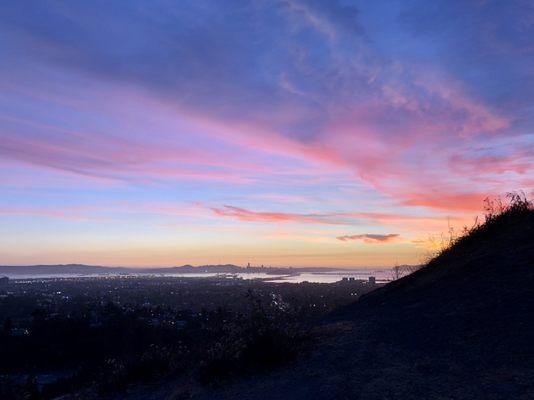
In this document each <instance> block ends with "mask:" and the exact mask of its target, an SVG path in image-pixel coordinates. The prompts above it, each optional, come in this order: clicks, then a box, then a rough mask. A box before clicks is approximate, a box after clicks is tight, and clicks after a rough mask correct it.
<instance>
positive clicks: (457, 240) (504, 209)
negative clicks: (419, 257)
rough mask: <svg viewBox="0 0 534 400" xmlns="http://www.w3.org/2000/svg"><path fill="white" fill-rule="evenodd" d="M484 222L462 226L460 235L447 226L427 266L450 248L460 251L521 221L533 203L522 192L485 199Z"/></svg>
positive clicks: (477, 221) (478, 220) (476, 221)
mask: <svg viewBox="0 0 534 400" xmlns="http://www.w3.org/2000/svg"><path fill="white" fill-rule="evenodd" d="M483 210H484V214H483V218H484V221H483V222H480V219H479V218H478V217H476V218H475V221H474V223H473V225H472V226H471V227H468V226H464V227H463V229H462V231H461V233H457V232H456V231H455V230H454V228H453V227H451V226H449V228H448V235H447V236H444V235H441V240H440V245H439V246H437V247H438V249H437V251H436V252H435V253H434V254H431V255H429V257H428V261H427V262H426V263H425V264H427V265H432V264H434V262H435V261H434V260H436V259H438V258H439V257H442V256H445V255H446V254H448V253H449V252H450V251H451V249H452V248H455V249H457V250H458V249H460V248H462V247H463V246H465V245H467V244H469V243H472V242H474V241H478V240H483V239H484V237H485V236H488V235H491V234H493V232H494V231H495V230H499V227H500V226H505V225H507V224H509V223H510V222H511V221H513V220H517V219H521V217H524V216H526V215H527V214H528V213H529V212H532V211H533V210H534V207H533V202H532V201H531V200H529V199H528V197H527V196H526V194H525V193H524V192H521V191H520V192H509V193H507V194H506V196H505V200H504V201H503V199H502V198H501V197H496V198H491V197H486V198H485V199H484V205H483Z"/></svg>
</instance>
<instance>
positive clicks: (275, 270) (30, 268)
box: [0, 264, 339, 276]
mask: <svg viewBox="0 0 534 400" xmlns="http://www.w3.org/2000/svg"><path fill="white" fill-rule="evenodd" d="M338 270H339V268H318V267H311V268H280V267H246V268H245V267H239V266H237V265H233V264H223V265H200V266H193V265H182V266H176V267H159V268H132V267H106V266H95V265H84V264H59V265H27V266H0V276H3V275H9V276H15V275H25V276H27V275H58V274H73V275H94V274H171V273H182V274H188V273H221V274H233V273H239V272H254V273H258V272H263V273H267V274H270V275H288V274H298V273H303V272H328V271H338Z"/></svg>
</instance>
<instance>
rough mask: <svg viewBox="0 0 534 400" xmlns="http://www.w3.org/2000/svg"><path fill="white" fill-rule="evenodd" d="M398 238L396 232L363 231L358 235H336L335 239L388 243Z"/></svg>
mask: <svg viewBox="0 0 534 400" xmlns="http://www.w3.org/2000/svg"><path fill="white" fill-rule="evenodd" d="M399 238H400V235H399V234H398V233H388V234H386V235H380V234H376V233H363V234H359V235H344V236H338V237H337V238H336V239H337V240H341V241H342V242H348V241H350V240H361V241H362V242H364V243H373V244H375V243H389V242H393V241H395V240H397V239H399Z"/></svg>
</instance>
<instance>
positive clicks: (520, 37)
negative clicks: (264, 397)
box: [0, 0, 534, 267]
mask: <svg viewBox="0 0 534 400" xmlns="http://www.w3.org/2000/svg"><path fill="white" fill-rule="evenodd" d="M533 38H534V3H533V2H532V1H528V0H525V1H489V0H488V1H484V0H479V1H475V0H472V1H465V0H462V1H454V0H443V1H439V0H437V1H426V0H414V1H411V0H402V1H348V0H347V1H341V0H339V1H334V0H330V1H296V0H287V1H284V0H282V1H263V0H257V1H230V0H229V1H203V0H193V1H170V0H161V1H109V0H106V1H44V0H39V1H6V2H3V4H2V7H1V8H0V52H1V53H0V54H1V56H0V193H1V196H0V236H1V237H0V264H4V265H22V264H36V263H39V264H44V263H46V264H52V263H54V264H55V263H86V264H101V265H128V266H135V265H140V266H141V265H143V266H163V265H181V264H186V263H191V264H212V263H235V264H240V265H244V264H246V263H247V262H250V263H251V264H254V265H259V264H265V265H273V266H274V265H277V266H290V265H291V266H340V267H351V266H354V267H355V266H390V265H392V264H394V263H418V262H420V261H421V260H422V259H424V257H426V256H427V254H428V249H429V247H431V244H432V243H429V241H428V239H429V238H432V237H434V238H438V237H439V235H440V233H442V232H443V233H446V232H447V231H448V229H449V228H448V227H449V226H453V227H455V228H456V229H461V227H462V226H463V225H465V224H472V223H473V220H474V217H475V216H476V215H477V214H479V213H480V211H481V208H482V200H483V199H484V198H485V197H486V196H487V195H499V194H501V195H502V194H503V193H506V192H507V191H510V190H524V191H525V193H527V194H531V193H532V189H533V188H534V168H533V165H534V41H533Z"/></svg>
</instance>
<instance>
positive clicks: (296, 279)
mask: <svg viewBox="0 0 534 400" xmlns="http://www.w3.org/2000/svg"><path fill="white" fill-rule="evenodd" d="M7 276H8V277H9V278H10V279H48V278H96V277H115V276H158V277H165V276H172V277H183V278H214V277H221V278H222V277H226V278H228V279H232V278H241V279H264V280H265V279H266V280H269V281H270V282H277V283H282V282H289V283H301V282H313V283H334V282H338V281H340V280H341V279H342V278H344V277H352V278H355V279H364V280H367V279H368V278H369V277H370V276H374V277H375V278H376V280H377V281H379V282H383V281H388V280H390V279H391V271H390V270H389V269H351V270H339V271H328V272H303V273H300V274H298V275H270V274H265V273H246V272H240V273H237V274H216V273H189V274H184V273H169V274H153V275H151V274H145V273H129V274H46V275H25V274H20V275H16V274H7Z"/></svg>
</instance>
